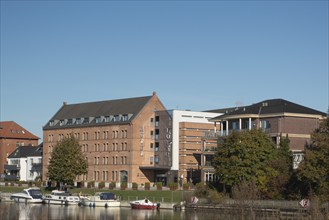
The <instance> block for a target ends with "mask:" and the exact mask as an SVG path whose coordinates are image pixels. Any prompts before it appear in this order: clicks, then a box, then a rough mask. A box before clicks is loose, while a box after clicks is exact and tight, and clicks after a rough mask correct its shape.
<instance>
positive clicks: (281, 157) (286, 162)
mask: <svg viewBox="0 0 329 220" xmlns="http://www.w3.org/2000/svg"><path fill="white" fill-rule="evenodd" d="M289 144H290V140H289V139H288V138H284V137H281V140H280V145H279V148H278V150H277V151H276V156H275V158H273V159H272V160H271V161H269V166H270V167H272V169H273V170H275V173H274V175H272V176H271V178H270V179H269V181H268V186H267V188H268V190H267V192H266V193H265V194H263V197H264V196H266V197H267V198H272V199H283V198H285V197H287V191H288V184H289V180H290V178H291V175H292V173H293V164H292V163H293V156H292V152H291V151H290V147H289Z"/></svg>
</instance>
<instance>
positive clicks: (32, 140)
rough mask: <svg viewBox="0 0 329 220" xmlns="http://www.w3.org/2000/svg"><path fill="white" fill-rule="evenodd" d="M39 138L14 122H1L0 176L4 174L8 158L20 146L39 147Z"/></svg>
mask: <svg viewBox="0 0 329 220" xmlns="http://www.w3.org/2000/svg"><path fill="white" fill-rule="evenodd" d="M38 141H39V137H37V136H35V135H34V134H32V133H31V132H29V131H28V130H26V129H25V128H23V127H22V126H20V125H19V124H17V123H16V122H14V121H1V122H0V174H3V173H4V165H5V164H7V157H8V156H9V154H11V153H12V152H13V151H14V150H15V149H16V148H17V147H18V146H37V145H38Z"/></svg>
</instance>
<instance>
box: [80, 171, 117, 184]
mask: <svg viewBox="0 0 329 220" xmlns="http://www.w3.org/2000/svg"><path fill="white" fill-rule="evenodd" d="M111 173H112V176H111V177H109V171H94V175H93V176H94V177H93V180H95V181H109V180H110V178H111V181H113V182H116V181H119V180H120V178H119V175H120V171H115V170H114V171H112V172H111ZM81 179H82V180H84V181H87V174H85V175H82V176H81Z"/></svg>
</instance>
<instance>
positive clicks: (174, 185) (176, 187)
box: [168, 182, 178, 190]
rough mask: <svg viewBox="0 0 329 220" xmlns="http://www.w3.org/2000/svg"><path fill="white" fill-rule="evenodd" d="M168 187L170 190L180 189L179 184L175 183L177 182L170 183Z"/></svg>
mask: <svg viewBox="0 0 329 220" xmlns="http://www.w3.org/2000/svg"><path fill="white" fill-rule="evenodd" d="M168 186H169V189H170V190H177V189H178V183H175V182H170V183H168Z"/></svg>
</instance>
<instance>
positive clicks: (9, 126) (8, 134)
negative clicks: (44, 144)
mask: <svg viewBox="0 0 329 220" xmlns="http://www.w3.org/2000/svg"><path fill="white" fill-rule="evenodd" d="M0 138H11V139H25V140H38V139H39V138H38V137H37V136H35V135H34V134H32V133H31V132H29V131H28V130H26V129H25V128H23V127H22V126H20V125H19V124H17V123H16V122H14V121H1V122H0Z"/></svg>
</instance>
